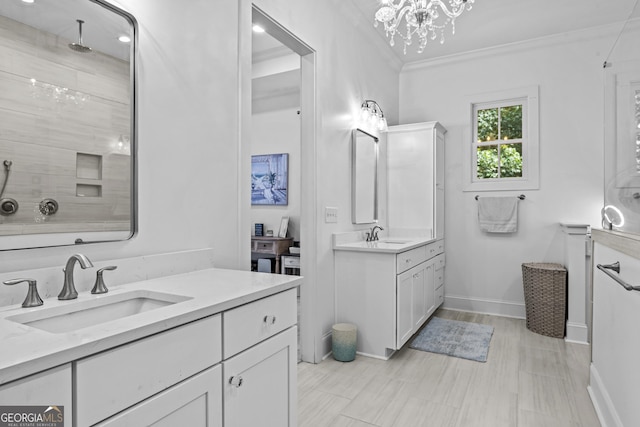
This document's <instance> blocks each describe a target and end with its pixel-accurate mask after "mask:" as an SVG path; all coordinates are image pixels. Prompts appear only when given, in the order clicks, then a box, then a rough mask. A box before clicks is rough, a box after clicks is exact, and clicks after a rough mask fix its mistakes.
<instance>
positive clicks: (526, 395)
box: [518, 371, 578, 420]
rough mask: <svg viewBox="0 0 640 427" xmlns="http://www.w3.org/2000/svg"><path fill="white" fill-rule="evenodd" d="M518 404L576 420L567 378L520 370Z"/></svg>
mask: <svg viewBox="0 0 640 427" xmlns="http://www.w3.org/2000/svg"><path fill="white" fill-rule="evenodd" d="M519 381H520V383H519V387H518V405H519V408H520V409H524V410H528V411H532V412H539V413H542V414H547V415H552V416H555V417H557V418H560V419H566V420H578V417H577V413H576V408H575V404H574V403H573V402H572V399H571V397H570V396H569V393H568V392H567V386H568V382H567V380H565V379H563V378H559V377H551V376H546V375H537V374H531V373H529V372H525V371H520V376H519Z"/></svg>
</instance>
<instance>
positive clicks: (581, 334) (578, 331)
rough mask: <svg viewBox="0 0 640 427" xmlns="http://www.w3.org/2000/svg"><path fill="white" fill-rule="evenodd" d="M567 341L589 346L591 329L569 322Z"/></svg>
mask: <svg viewBox="0 0 640 427" xmlns="http://www.w3.org/2000/svg"><path fill="white" fill-rule="evenodd" d="M565 341H567V342H571V343H576V344H589V328H587V325H585V324H584V323H573V322H567V336H566V337H565Z"/></svg>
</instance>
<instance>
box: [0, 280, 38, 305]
mask: <svg viewBox="0 0 640 427" xmlns="http://www.w3.org/2000/svg"><path fill="white" fill-rule="evenodd" d="M22 282H28V283H29V290H28V291H27V297H26V298H25V299H24V302H23V303H22V306H23V307H24V308H27V307H38V306H41V305H42V304H44V302H43V301H42V298H40V295H39V294H38V287H37V285H36V281H35V279H11V280H5V281H4V282H2V283H4V284H5V285H9V286H11V285H17V284H18V283H22Z"/></svg>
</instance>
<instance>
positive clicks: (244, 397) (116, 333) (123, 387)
mask: <svg viewBox="0 0 640 427" xmlns="http://www.w3.org/2000/svg"><path fill="white" fill-rule="evenodd" d="M300 283H301V278H300V277H297V276H284V275H273V274H263V273H250V272H242V271H231V270H220V269H207V270H201V271H196V272H193V273H187V274H181V275H176V276H169V277H163V278H158V279H152V280H147V281H142V282H137V283H132V284H129V285H125V286H122V287H119V288H114V289H113V290H111V291H110V292H109V293H108V294H103V295H99V296H96V295H90V294H88V293H86V292H84V293H81V294H80V296H79V297H78V299H77V300H74V301H58V300H55V299H48V300H45V304H44V305H43V306H41V307H36V308H29V309H23V308H16V307H15V306H13V307H5V308H3V309H2V310H0V340H1V341H2V343H3V348H5V349H11V351H3V352H1V353H0V402H2V404H3V405H44V406H53V405H58V407H60V406H64V415H65V425H69V426H72V425H74V426H75V425H77V426H89V425H100V426H122V425H158V426H160V425H162V426H171V425H207V426H255V425H265V424H264V421H265V420H269V425H273V426H295V425H296V424H297V421H296V420H297V413H296V412H297V410H296V401H297V394H296V387H297V385H296V363H297V358H296V354H297V325H296V322H297V306H296V291H297V289H296V288H297V286H299V285H300ZM132 300H135V302H136V304H139V305H144V304H147V305H151V306H150V308H149V307H147V309H140V308H139V307H138V308H135V309H131V310H133V311H134V312H135V311H136V310H138V311H139V312H136V313H137V314H130V315H127V314H126V313H124V312H123V314H121V315H120V317H119V316H117V315H114V316H112V317H111V318H110V319H106V320H105V319H102V320H100V321H98V322H97V323H96V321H94V319H93V316H94V313H98V310H94V309H95V308H101V307H107V306H109V311H110V312H113V310H114V308H117V309H119V308H120V307H121V306H123V303H127V304H128V303H129V302H130V301H132ZM154 304H155V306H154ZM128 305H129V304H128ZM123 307H124V306H123ZM76 308H79V309H78V310H76ZM79 312H85V313H84V314H79ZM65 313H66V314H65ZM87 313H88V314H87ZM95 315H96V316H97V315H98V314H95ZM65 316H66V318H67V320H70V319H77V320H78V323H77V324H75V325H74V324H69V322H68V321H65V320H64V319H62V318H64V317H65ZM80 316H88V317H86V318H85V319H84V320H82V319H81V317H80ZM114 318H115V319H114ZM111 319H114V320H111ZM72 322H73V320H72ZM91 323H94V324H93V325H92V326H87V325H88V324H91ZM247 408H251V410H250V411H248V410H247Z"/></svg>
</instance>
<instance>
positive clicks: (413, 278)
mask: <svg viewBox="0 0 640 427" xmlns="http://www.w3.org/2000/svg"><path fill="white" fill-rule="evenodd" d="M334 260H335V273H336V316H337V319H338V320H339V321H340V322H347V323H353V324H355V325H356V326H357V327H358V347H357V351H358V353H359V354H363V355H366V356H371V357H376V358H381V359H388V358H389V357H391V355H392V354H393V353H394V352H395V351H396V350H399V349H400V348H402V346H403V345H404V344H405V343H406V342H407V341H408V340H409V338H411V336H412V335H413V334H415V333H416V332H417V331H418V330H419V329H420V327H422V325H424V323H425V322H426V321H427V319H428V318H429V317H430V316H431V315H432V314H433V312H434V311H435V310H436V309H437V308H438V307H439V306H440V305H442V303H443V301H444V266H445V255H444V240H442V239H440V240H426V239H421V238H418V239H410V238H401V239H391V238H389V239H382V240H380V241H375V242H366V241H359V242H352V243H335V244H334Z"/></svg>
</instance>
